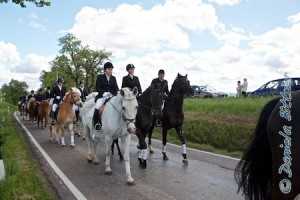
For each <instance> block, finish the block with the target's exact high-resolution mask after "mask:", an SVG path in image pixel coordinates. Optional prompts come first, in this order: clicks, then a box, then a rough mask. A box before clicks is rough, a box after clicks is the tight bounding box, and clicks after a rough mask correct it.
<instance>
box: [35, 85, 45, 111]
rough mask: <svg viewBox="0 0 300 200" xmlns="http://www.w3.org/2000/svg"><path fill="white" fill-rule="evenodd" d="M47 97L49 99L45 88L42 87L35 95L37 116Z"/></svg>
mask: <svg viewBox="0 0 300 200" xmlns="http://www.w3.org/2000/svg"><path fill="white" fill-rule="evenodd" d="M46 99H47V97H46V95H45V94H44V89H43V88H40V89H39V93H38V94H37V95H36V96H35V101H36V105H35V107H34V115H35V116H37V114H38V109H39V106H40V103H41V102H42V101H43V100H46Z"/></svg>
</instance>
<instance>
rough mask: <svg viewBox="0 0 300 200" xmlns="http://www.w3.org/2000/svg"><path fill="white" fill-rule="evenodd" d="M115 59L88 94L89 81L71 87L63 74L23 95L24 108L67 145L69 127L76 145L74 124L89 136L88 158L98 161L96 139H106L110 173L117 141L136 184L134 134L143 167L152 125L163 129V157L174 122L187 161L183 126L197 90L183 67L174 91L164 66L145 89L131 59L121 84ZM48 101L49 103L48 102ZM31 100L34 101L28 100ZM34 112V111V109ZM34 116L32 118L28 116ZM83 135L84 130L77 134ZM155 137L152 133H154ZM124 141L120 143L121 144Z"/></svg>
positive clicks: (72, 143)
mask: <svg viewBox="0 0 300 200" xmlns="http://www.w3.org/2000/svg"><path fill="white" fill-rule="evenodd" d="M113 68H114V66H113V64H112V63H111V62H106V63H105V64H104V67H103V69H104V73H100V74H99V75H98V76H97V80H96V87H95V88H96V91H95V92H91V93H90V94H88V92H87V90H86V89H85V88H84V81H80V82H79V84H78V87H72V88H70V90H69V91H67V89H66V87H65V86H64V82H65V81H64V79H63V78H61V77H60V78H58V79H57V81H56V83H55V85H54V87H53V88H52V90H50V88H47V92H46V94H45V91H44V90H43V89H42V88H41V89H40V90H39V94H34V91H32V92H31V95H30V96H26V93H25V94H24V95H22V96H21V97H20V102H19V110H20V114H21V115H22V116H23V120H25V119H27V120H29V119H30V120H31V122H32V124H33V121H34V120H36V121H37V125H38V126H41V128H44V127H46V126H47V125H48V126H49V132H50V134H49V141H50V142H56V143H58V144H59V145H60V146H62V147H63V146H65V145H66V142H65V127H67V129H68V132H69V135H70V140H71V141H70V147H71V148H74V147H75V139H74V135H75V134H74V127H75V128H76V129H77V130H76V132H77V133H79V132H81V133H82V136H83V139H85V138H86V140H87V161H88V162H89V163H93V164H99V160H98V156H97V145H98V144H99V141H100V140H104V142H105V157H106V160H105V166H106V169H105V174H111V172H112V171H111V167H110V157H111V154H112V153H113V152H114V145H117V147H118V154H119V155H120V159H121V160H124V163H125V171H126V177H127V183H128V185H134V179H133V178H132V176H131V172H130V162H129V161H130V159H129V147H130V141H131V135H132V134H135V135H136V136H137V138H138V140H139V142H138V145H137V148H138V149H137V150H138V159H137V160H138V162H139V166H140V167H141V168H142V169H145V168H146V167H147V159H148V147H149V150H150V153H153V150H152V149H151V146H150V145H147V143H146V137H147V136H148V134H149V131H151V134H152V131H153V128H154V127H161V128H162V133H163V147H162V154H163V159H164V160H167V159H168V157H167V155H166V141H167V131H168V130H169V129H171V128H175V130H176V132H177V134H178V136H179V138H180V141H181V142H182V156H183V163H184V164H185V165H187V164H188V161H187V154H186V144H185V137H184V133H183V130H182V124H183V121H184V115H183V100H184V96H185V95H193V90H192V88H191V86H190V83H189V81H188V79H187V75H185V76H182V75H180V74H179V73H178V75H177V77H176V78H175V80H174V83H173V85H172V87H171V90H170V91H169V88H168V82H167V80H165V79H164V75H165V72H164V70H162V69H160V70H159V71H158V78H155V79H153V80H152V82H151V84H150V86H149V87H148V88H146V90H145V91H142V88H141V84H140V82H139V78H138V77H137V76H135V75H134V70H135V66H134V65H133V64H128V65H127V66H126V71H127V72H128V75H126V76H124V77H123V79H122V87H121V89H119V87H118V84H117V80H116V77H115V76H113V75H112V71H113ZM45 102H47V103H45ZM30 104H32V105H33V106H29V105H30ZM30 113H31V114H30ZM28 116H29V118H28ZM78 136H81V134H78ZM150 137H151V135H150ZM119 139H120V141H121V148H120V146H119V144H118V142H119Z"/></svg>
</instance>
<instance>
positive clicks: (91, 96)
mask: <svg viewBox="0 0 300 200" xmlns="http://www.w3.org/2000/svg"><path fill="white" fill-rule="evenodd" d="M97 94H98V92H92V93H91V94H89V95H88V96H87V97H86V101H88V100H90V99H94V98H95V97H96V96H97Z"/></svg>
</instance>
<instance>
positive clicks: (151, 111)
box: [111, 85, 166, 169]
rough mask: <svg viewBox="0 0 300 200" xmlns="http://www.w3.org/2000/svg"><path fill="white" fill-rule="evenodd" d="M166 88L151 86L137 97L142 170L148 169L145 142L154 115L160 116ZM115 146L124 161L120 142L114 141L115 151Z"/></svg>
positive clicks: (139, 158)
mask: <svg viewBox="0 0 300 200" xmlns="http://www.w3.org/2000/svg"><path fill="white" fill-rule="evenodd" d="M164 87H165V86H156V85H151V86H149V87H148V88H147V89H146V90H145V91H144V92H143V93H142V94H141V95H140V96H138V97H137V101H138V104H139V108H138V111H137V115H136V122H135V126H136V136H137V137H138V139H139V145H138V148H139V155H138V160H139V165H140V167H141V168H143V169H145V168H146V167H147V157H148V154H147V143H146V142H145V139H146V136H147V133H148V131H149V128H150V126H151V124H152V121H153V115H156V116H160V115H161V114H162V113H161V109H162V105H163V99H165V98H166V96H165V94H164V93H163V91H164ZM114 144H116V145H117V148H118V154H119V156H120V159H121V160H122V158H123V155H122V153H121V152H120V148H119V145H118V140H117V139H116V140H114V143H113V144H112V146H111V148H112V151H113V149H114Z"/></svg>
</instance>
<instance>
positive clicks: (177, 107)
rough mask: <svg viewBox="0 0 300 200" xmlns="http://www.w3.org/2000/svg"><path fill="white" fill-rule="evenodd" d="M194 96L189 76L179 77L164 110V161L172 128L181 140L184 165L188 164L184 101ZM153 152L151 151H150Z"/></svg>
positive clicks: (149, 134) (150, 131) (149, 140)
mask: <svg viewBox="0 0 300 200" xmlns="http://www.w3.org/2000/svg"><path fill="white" fill-rule="evenodd" d="M186 94H187V95H193V89H192V87H191V85H190V82H189V80H188V79H187V75H185V76H182V75H180V74H178V75H177V77H176V79H175V81H174V83H173V85H172V88H171V91H170V95H169V96H168V98H166V100H165V103H164V108H163V115H162V118H161V121H162V143H163V150H162V154H163V159H164V160H168V159H169V158H168V156H167V152H166V145H167V132H168V130H169V129H171V128H175V130H176V132H177V134H178V136H179V139H180V141H181V144H182V156H183V163H184V164H187V163H188V161H187V156H186V144H185V136H184V133H183V130H182V124H183V121H184V113H183V100H184V95H186ZM153 128H154V126H153V124H152V126H151V128H150V129H149V133H148V142H149V147H151V138H152V131H153ZM150 152H151V149H150Z"/></svg>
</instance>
